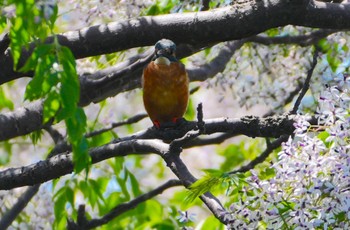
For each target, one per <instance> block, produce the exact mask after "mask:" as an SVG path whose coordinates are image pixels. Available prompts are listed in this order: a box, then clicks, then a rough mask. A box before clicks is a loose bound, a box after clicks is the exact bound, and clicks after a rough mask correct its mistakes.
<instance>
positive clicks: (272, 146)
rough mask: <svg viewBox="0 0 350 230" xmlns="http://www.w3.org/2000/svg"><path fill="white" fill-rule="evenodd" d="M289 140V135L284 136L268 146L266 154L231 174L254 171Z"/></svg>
mask: <svg viewBox="0 0 350 230" xmlns="http://www.w3.org/2000/svg"><path fill="white" fill-rule="evenodd" d="M288 138H289V135H282V136H281V137H280V138H278V139H277V140H275V141H273V142H271V143H270V144H268V146H267V148H266V149H265V151H264V152H262V153H261V154H260V156H258V157H257V158H255V159H254V160H252V161H251V162H250V163H249V164H247V165H245V166H242V167H241V168H239V169H237V170H234V171H231V172H229V174H235V173H243V172H247V171H249V170H251V169H253V168H254V167H255V166H256V165H257V164H260V163H262V162H264V161H265V159H266V158H267V157H268V156H269V155H270V153H272V151H273V150H275V149H277V148H279V147H280V146H281V144H282V143H283V142H286V141H287V140H288Z"/></svg>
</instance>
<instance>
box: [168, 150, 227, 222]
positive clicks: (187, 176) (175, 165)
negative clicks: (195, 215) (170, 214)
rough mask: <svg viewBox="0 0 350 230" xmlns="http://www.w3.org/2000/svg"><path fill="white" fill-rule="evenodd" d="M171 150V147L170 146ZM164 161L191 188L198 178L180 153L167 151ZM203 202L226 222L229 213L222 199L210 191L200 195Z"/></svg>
mask: <svg viewBox="0 0 350 230" xmlns="http://www.w3.org/2000/svg"><path fill="white" fill-rule="evenodd" d="M169 150H170V148H169ZM163 159H164V161H165V162H166V163H167V166H168V167H169V168H170V169H171V171H172V172H173V173H174V174H175V175H176V176H177V177H178V178H179V179H180V181H181V182H182V183H183V184H184V186H185V187H186V188H189V187H190V185H191V184H193V183H194V182H195V181H196V180H197V179H196V178H195V177H194V176H193V175H192V174H191V173H190V171H189V170H188V168H187V167H186V165H185V164H184V163H183V161H182V160H181V159H180V156H179V154H178V153H176V152H175V153H174V152H170V151H169V152H167V153H166V154H164V155H163ZM199 198H200V199H201V200H202V201H203V203H204V204H205V205H206V206H207V207H208V208H209V210H210V211H211V212H212V213H213V214H214V216H215V217H216V218H217V219H218V220H220V221H221V222H222V223H224V224H226V221H227V218H226V215H229V214H228V212H227V211H226V210H225V208H224V207H223V206H222V204H221V203H220V201H219V200H218V199H217V198H216V197H215V196H214V195H212V194H211V193H210V192H206V193H204V194H202V195H201V196H200V197H199Z"/></svg>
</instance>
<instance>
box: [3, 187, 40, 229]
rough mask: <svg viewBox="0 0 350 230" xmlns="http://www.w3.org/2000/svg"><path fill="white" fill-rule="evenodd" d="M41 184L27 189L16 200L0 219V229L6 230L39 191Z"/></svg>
mask: <svg viewBox="0 0 350 230" xmlns="http://www.w3.org/2000/svg"><path fill="white" fill-rule="evenodd" d="M40 185H41V184H36V185H34V186H31V187H29V188H27V190H26V191H25V192H24V193H23V194H22V195H21V196H20V197H19V198H18V200H17V202H16V203H15V204H14V205H13V206H12V207H11V209H9V210H8V211H7V212H6V213H5V214H4V215H3V216H2V217H1V219H0V229H7V228H8V227H9V226H10V225H11V223H12V222H13V221H14V220H15V219H16V218H17V216H18V215H19V214H20V213H21V212H22V211H23V209H24V208H25V207H26V206H27V204H28V203H29V201H30V200H31V199H32V198H33V197H34V196H35V194H36V193H37V192H38V191H39V188H40Z"/></svg>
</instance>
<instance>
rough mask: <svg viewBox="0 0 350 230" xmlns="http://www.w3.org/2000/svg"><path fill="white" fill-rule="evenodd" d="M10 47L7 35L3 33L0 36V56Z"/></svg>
mask: <svg viewBox="0 0 350 230" xmlns="http://www.w3.org/2000/svg"><path fill="white" fill-rule="evenodd" d="M9 45H10V36H9V34H8V33H3V34H1V35H0V56H1V55H3V54H4V52H5V50H6V49H7V48H8V47H9Z"/></svg>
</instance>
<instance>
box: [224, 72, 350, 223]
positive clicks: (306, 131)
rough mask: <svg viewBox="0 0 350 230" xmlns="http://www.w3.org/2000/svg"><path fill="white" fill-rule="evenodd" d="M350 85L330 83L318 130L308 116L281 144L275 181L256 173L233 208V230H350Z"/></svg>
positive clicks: (320, 106) (344, 80)
mask: <svg viewBox="0 0 350 230" xmlns="http://www.w3.org/2000/svg"><path fill="white" fill-rule="evenodd" d="M349 107H350V84H349V79H348V75H347V74H343V75H342V76H341V77H339V78H334V80H333V81H332V82H329V83H328V84H327V85H326V86H325V88H324V91H323V92H322V93H321V94H320V96H319V100H318V111H317V112H318V114H317V116H316V117H317V118H318V125H317V126H316V127H314V126H311V125H310V124H309V122H308V121H307V120H306V116H299V118H297V119H296V123H295V128H296V130H295V136H294V137H293V138H290V139H289V140H288V141H287V142H286V143H284V144H283V146H282V150H281V152H279V154H278V160H277V161H276V163H274V164H273V165H272V166H271V167H272V168H273V169H274V170H275V176H274V177H273V178H270V179H267V180H263V179H260V177H259V176H258V173H256V172H255V171H252V172H251V173H252V176H250V177H249V178H248V179H247V182H248V185H247V186H245V187H244V189H245V190H246V191H244V190H243V191H242V195H241V201H240V202H239V203H234V204H232V206H231V210H232V216H233V217H234V218H233V219H234V221H232V223H231V228H232V229H251V228H257V227H258V226H264V227H266V228H267V229H281V228H282V229H284V228H288V229H349V228H350V151H349V150H350V142H349V138H350V125H349V124H350V120H349Z"/></svg>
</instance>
